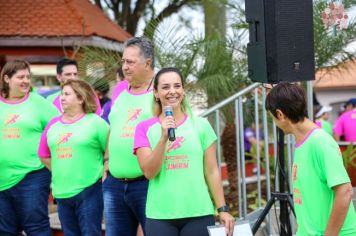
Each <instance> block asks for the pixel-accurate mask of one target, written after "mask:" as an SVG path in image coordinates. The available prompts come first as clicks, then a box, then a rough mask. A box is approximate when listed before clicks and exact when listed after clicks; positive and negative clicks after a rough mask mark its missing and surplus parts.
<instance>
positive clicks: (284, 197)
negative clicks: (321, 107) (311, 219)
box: [252, 128, 295, 236]
mask: <svg viewBox="0 0 356 236" xmlns="http://www.w3.org/2000/svg"><path fill="white" fill-rule="evenodd" d="M277 132H278V155H277V161H278V163H279V169H278V170H279V176H280V177H281V178H282V179H281V181H279V190H280V191H281V192H272V193H271V199H270V200H269V201H268V202H267V205H266V207H265V208H264V209H263V211H262V213H261V215H260V216H259V217H258V219H257V221H256V223H255V224H254V225H253V227H252V232H253V234H256V232H257V230H258V228H259V227H260V225H261V223H262V222H263V220H264V219H265V217H266V216H267V214H268V213H269V211H270V210H271V208H272V206H273V204H275V202H276V201H279V203H280V204H279V206H280V212H279V219H280V235H281V236H292V234H293V232H292V227H291V223H290V218H289V210H288V209H291V211H292V212H293V215H294V217H295V211H294V207H293V200H292V194H291V193H289V192H285V186H286V183H287V181H288V180H287V178H286V175H285V173H286V172H285V171H284V168H285V167H284V133H283V131H282V130H281V129H279V128H277ZM277 165H278V164H277Z"/></svg>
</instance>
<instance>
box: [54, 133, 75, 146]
mask: <svg viewBox="0 0 356 236" xmlns="http://www.w3.org/2000/svg"><path fill="white" fill-rule="evenodd" d="M72 134H73V133H63V134H61V135H60V137H59V139H58V141H57V145H58V146H59V145H61V144H63V143H67V142H68V141H69V138H70V137H71V136H72Z"/></svg>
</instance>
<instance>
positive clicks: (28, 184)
mask: <svg viewBox="0 0 356 236" xmlns="http://www.w3.org/2000/svg"><path fill="white" fill-rule="evenodd" d="M30 82H31V73H30V65H29V64H28V63H27V62H26V61H22V60H15V61H12V62H8V63H6V64H5V66H4V67H3V69H2V71H1V75H0V133H1V134H0V235H19V234H20V232H21V231H24V232H25V233H26V235H28V236H44V235H45V236H47V235H48V236H49V235H51V229H50V225H49V218H48V195H49V185H50V182H51V174H50V172H49V171H48V170H47V169H46V168H45V167H44V165H43V164H42V163H41V162H40V159H39V158H38V155H37V147H38V143H39V141H40V137H41V133H42V131H43V130H44V128H45V127H46V125H47V123H48V122H49V121H50V120H51V119H52V118H53V117H54V116H56V115H58V112H57V110H56V109H55V107H53V105H52V104H51V103H49V102H48V101H46V100H45V99H44V98H43V97H41V96H39V95H38V94H36V93H32V92H30V91H31V84H30Z"/></svg>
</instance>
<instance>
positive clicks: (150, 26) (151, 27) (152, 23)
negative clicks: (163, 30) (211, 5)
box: [144, 0, 200, 37]
mask: <svg viewBox="0 0 356 236" xmlns="http://www.w3.org/2000/svg"><path fill="white" fill-rule="evenodd" d="M197 2H200V1H199V0H182V1H178V0H174V1H173V2H171V3H170V4H169V5H168V6H167V7H166V8H164V9H163V10H162V11H161V12H160V13H159V14H158V16H156V17H154V16H153V17H152V18H151V19H150V20H149V21H148V23H147V24H146V26H145V29H144V33H145V35H147V36H148V37H152V35H153V33H154V31H155V29H156V27H157V26H158V24H159V23H160V22H162V21H163V20H164V18H166V17H168V16H171V15H172V14H174V13H177V12H178V11H179V10H180V9H181V8H182V7H183V6H185V5H188V4H192V3H197ZM149 31H151V32H149Z"/></svg>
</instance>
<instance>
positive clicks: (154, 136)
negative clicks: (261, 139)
mask: <svg viewBox="0 0 356 236" xmlns="http://www.w3.org/2000/svg"><path fill="white" fill-rule="evenodd" d="M161 132H162V128H161V124H160V122H159V119H158V118H157V117H153V118H151V119H149V120H146V121H144V122H142V123H140V124H139V125H138V126H137V129H136V134H135V145H134V150H135V151H136V149H137V148H140V147H151V148H152V149H154V148H155V147H156V145H157V142H158V141H159V139H160V137H161ZM175 135H176V140H175V141H173V142H168V143H167V147H166V152H165V157H164V161H163V165H162V168H161V170H160V172H159V174H157V175H156V176H155V177H154V178H153V179H151V180H150V181H149V187H148V192H147V203H146V216H147V217H148V218H151V219H178V218H186V217H197V216H204V215H213V214H214V206H213V203H212V200H211V198H210V194H209V189H208V186H207V184H206V182H205V177H204V152H205V150H206V149H207V148H208V147H209V146H211V145H212V144H213V143H214V142H215V141H216V135H215V133H214V130H213V129H212V127H211V126H210V124H209V122H208V121H207V120H206V119H204V118H201V117H198V118H194V121H193V120H192V119H190V118H187V119H186V120H185V121H183V123H182V124H180V125H179V126H178V127H177V128H176V130H175Z"/></svg>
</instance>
